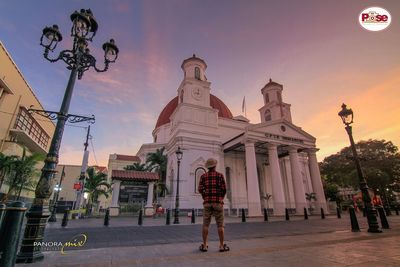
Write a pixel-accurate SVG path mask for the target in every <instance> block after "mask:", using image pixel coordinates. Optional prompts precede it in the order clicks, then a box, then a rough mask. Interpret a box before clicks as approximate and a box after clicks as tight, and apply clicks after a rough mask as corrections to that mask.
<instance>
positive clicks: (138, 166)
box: [124, 162, 149, 172]
mask: <svg viewBox="0 0 400 267" xmlns="http://www.w3.org/2000/svg"><path fill="white" fill-rule="evenodd" d="M124 169H125V170H127V171H142V172H145V171H148V170H149V169H148V166H147V165H146V164H140V163H137V162H135V163H133V164H132V165H128V166H126V167H124Z"/></svg>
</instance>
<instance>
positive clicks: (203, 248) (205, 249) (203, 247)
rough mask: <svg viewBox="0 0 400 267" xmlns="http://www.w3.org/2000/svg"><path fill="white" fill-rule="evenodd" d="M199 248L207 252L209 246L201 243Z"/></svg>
mask: <svg viewBox="0 0 400 267" xmlns="http://www.w3.org/2000/svg"><path fill="white" fill-rule="evenodd" d="M199 249H200V251H201V252H207V250H208V246H204V244H201V245H200V247H199Z"/></svg>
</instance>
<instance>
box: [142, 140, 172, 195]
mask: <svg viewBox="0 0 400 267" xmlns="http://www.w3.org/2000/svg"><path fill="white" fill-rule="evenodd" d="M164 150H165V147H162V148H160V149H157V150H156V152H154V153H149V154H148V155H147V158H146V164H147V166H148V170H149V171H153V172H157V173H158V177H159V180H158V181H156V183H155V184H154V187H155V190H154V199H155V200H156V202H157V199H158V197H159V196H164V195H165V193H168V188H167V186H166V184H165V182H166V177H167V160H168V158H167V156H166V155H164Z"/></svg>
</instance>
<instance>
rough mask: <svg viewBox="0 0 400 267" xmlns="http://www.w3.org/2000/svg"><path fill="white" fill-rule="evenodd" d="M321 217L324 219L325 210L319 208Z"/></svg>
mask: <svg viewBox="0 0 400 267" xmlns="http://www.w3.org/2000/svg"><path fill="white" fill-rule="evenodd" d="M321 219H325V212H324V209H323V208H321Z"/></svg>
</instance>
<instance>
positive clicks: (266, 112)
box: [264, 109, 272, 121]
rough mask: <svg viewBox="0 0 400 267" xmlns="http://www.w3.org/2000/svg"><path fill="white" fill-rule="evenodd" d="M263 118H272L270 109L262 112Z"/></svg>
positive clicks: (266, 119)
mask: <svg viewBox="0 0 400 267" xmlns="http://www.w3.org/2000/svg"><path fill="white" fill-rule="evenodd" d="M264 119H265V121H270V120H272V115H271V110H269V109H267V110H266V111H265V113H264Z"/></svg>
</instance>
